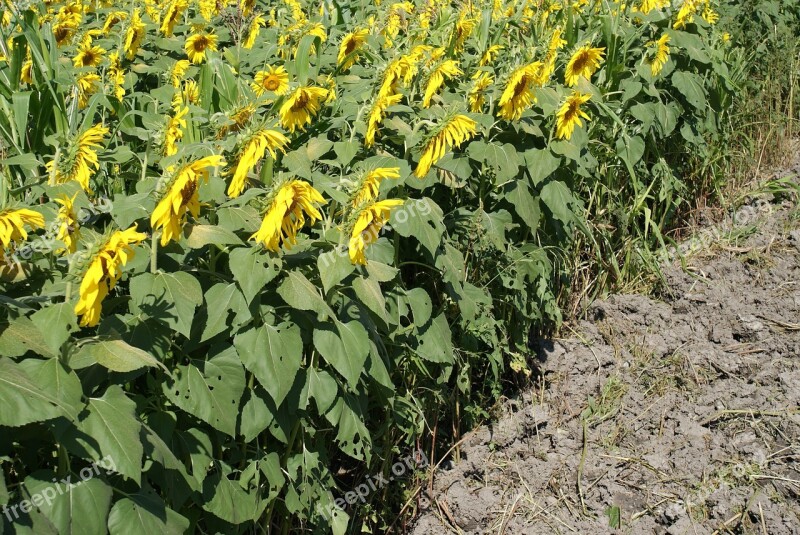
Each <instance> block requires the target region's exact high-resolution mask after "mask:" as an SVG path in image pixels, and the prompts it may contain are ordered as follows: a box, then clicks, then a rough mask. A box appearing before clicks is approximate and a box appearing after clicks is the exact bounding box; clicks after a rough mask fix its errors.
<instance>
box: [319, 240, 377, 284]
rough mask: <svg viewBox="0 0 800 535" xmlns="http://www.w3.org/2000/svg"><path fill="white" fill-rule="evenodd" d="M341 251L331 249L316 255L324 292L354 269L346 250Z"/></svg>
mask: <svg viewBox="0 0 800 535" xmlns="http://www.w3.org/2000/svg"><path fill="white" fill-rule="evenodd" d="M342 252H343V251H342ZM342 252H340V251H339V250H333V251H329V252H327V253H322V254H321V255H319V256H318V257H317V269H318V270H319V277H320V280H321V281H322V289H323V290H324V291H325V293H326V294H327V293H328V292H329V291H330V290H331V288H333V287H334V286H335V285H337V284H339V283H340V282H342V280H343V279H344V278H345V277H347V276H348V275H350V274H351V273H352V272H353V271H355V269H356V267H355V266H354V265H353V263H352V262H350V256H349V255H348V254H347V253H346V252H343V253H344V254H341V253H342ZM367 265H369V264H367Z"/></svg>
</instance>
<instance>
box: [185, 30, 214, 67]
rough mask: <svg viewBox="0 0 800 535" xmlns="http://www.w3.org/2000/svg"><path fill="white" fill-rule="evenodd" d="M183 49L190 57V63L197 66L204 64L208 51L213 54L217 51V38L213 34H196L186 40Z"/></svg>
mask: <svg viewBox="0 0 800 535" xmlns="http://www.w3.org/2000/svg"><path fill="white" fill-rule="evenodd" d="M183 48H184V50H186V55H187V56H189V61H191V62H192V63H195V64H197V63H202V62H203V61H204V60H205V59H206V52H207V51H209V50H210V51H212V52H213V51H215V50H216V49H217V36H216V35H215V34H213V33H206V32H201V33H196V34H194V35H192V36H189V38H188V39H186V44H185V45H184V47H183Z"/></svg>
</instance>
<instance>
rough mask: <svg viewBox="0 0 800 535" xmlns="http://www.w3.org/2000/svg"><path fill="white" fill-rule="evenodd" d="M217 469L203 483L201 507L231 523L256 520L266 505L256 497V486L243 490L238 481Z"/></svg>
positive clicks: (228, 472)
mask: <svg viewBox="0 0 800 535" xmlns="http://www.w3.org/2000/svg"><path fill="white" fill-rule="evenodd" d="M228 475H230V469H227V470H225V473H222V472H220V471H219V470H217V471H216V472H215V473H214V474H212V475H210V476H209V477H208V478H206V480H205V482H204V483H203V502H204V503H203V509H204V510H206V511H208V512H209V513H212V514H214V515H216V516H217V517H219V518H221V519H222V520H224V521H225V522H230V523H231V524H237V525H238V524H243V523H245V522H250V521H253V520H257V519H258V518H259V517H260V516H261V513H263V512H264V509H265V508H266V507H267V501H266V500H260V499H259V498H258V488H255V489H252V490H249V492H248V490H245V489H244V488H242V484H241V482H240V481H236V480H231V479H228Z"/></svg>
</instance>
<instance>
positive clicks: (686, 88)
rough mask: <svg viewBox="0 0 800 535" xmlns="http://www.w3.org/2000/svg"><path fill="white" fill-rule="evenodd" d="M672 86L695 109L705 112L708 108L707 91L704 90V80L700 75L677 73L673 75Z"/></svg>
mask: <svg viewBox="0 0 800 535" xmlns="http://www.w3.org/2000/svg"><path fill="white" fill-rule="evenodd" d="M672 85H674V86H675V89H677V90H678V91H679V92H680V93H681V94H682V95H683V96H684V97H685V98H686V101H687V102H688V103H689V104H691V105H692V106H694V108H695V109H697V110H698V111H703V110H704V109H705V108H706V91H705V89H704V88H703V78H702V77H701V76H700V75H699V74H695V73H693V72H686V71H675V73H674V74H673V75H672Z"/></svg>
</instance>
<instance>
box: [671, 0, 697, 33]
mask: <svg viewBox="0 0 800 535" xmlns="http://www.w3.org/2000/svg"><path fill="white" fill-rule="evenodd" d="M700 3H701V0H683V3H682V4H681V8H680V9H679V10H678V14H677V15H676V16H675V23H674V24H673V25H672V27H673V28H674V29H676V30H680V29H683V28H685V27H686V25H687V24H691V23H692V22H694V16H695V14H696V13H697V10H698V9H700Z"/></svg>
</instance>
